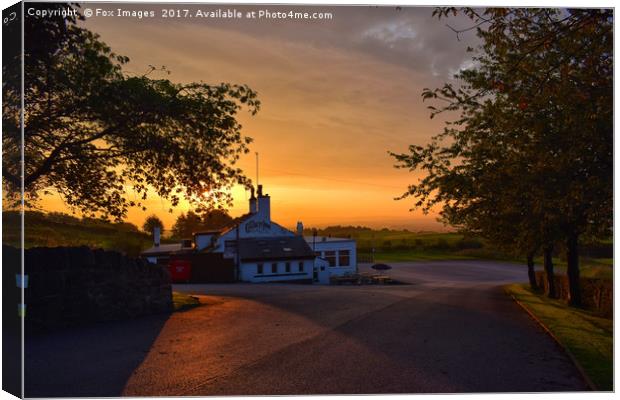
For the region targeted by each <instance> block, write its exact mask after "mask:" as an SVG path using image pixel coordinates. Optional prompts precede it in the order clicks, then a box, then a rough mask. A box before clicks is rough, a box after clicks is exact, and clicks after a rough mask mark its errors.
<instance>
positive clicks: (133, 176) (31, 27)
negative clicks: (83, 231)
mask: <svg viewBox="0 0 620 400" xmlns="http://www.w3.org/2000/svg"><path fill="white" fill-rule="evenodd" d="M38 6H39V7H45V8H46V9H49V8H53V7H56V8H58V9H61V8H67V7H68V8H70V9H73V10H76V11H79V6H77V5H75V4H49V3H45V4H42V5H38ZM32 7H37V5H36V4H33V5H32ZM79 19H82V17H81V16H80V15H79V13H78V14H77V16H76V17H74V16H71V15H69V16H68V17H65V18H62V17H58V16H55V17H51V18H36V17H33V16H29V15H26V18H25V26H24V29H25V53H24V62H25V67H24V68H25V70H24V72H25V75H24V77H25V79H24V85H25V87H24V93H23V94H24V101H25V104H26V109H25V114H24V153H25V156H24V159H25V171H24V177H23V184H24V188H25V199H26V201H28V202H29V203H36V201H37V200H38V199H39V196H40V195H41V193H45V192H47V191H50V190H54V191H55V192H57V193H58V194H59V195H60V197H61V198H62V199H63V200H64V202H65V203H66V204H67V205H68V206H69V207H71V208H73V209H79V210H80V211H82V212H83V213H84V214H85V215H89V216H96V215H97V216H102V217H104V218H108V217H112V218H115V219H117V220H120V219H122V218H123V217H125V216H126V214H127V211H128V209H129V208H130V207H141V208H142V209H145V206H144V200H146V199H147V197H148V196H149V195H152V194H153V192H154V193H155V194H156V195H158V196H160V197H161V198H165V199H168V200H170V201H171V204H172V206H173V207H174V206H176V205H178V203H179V201H180V199H181V198H182V197H183V198H185V199H186V200H187V201H188V202H189V203H190V204H191V205H192V206H194V209H195V210H196V212H198V213H204V212H206V211H208V210H210V209H212V208H214V207H216V206H221V205H229V204H230V202H231V201H232V198H231V195H230V191H229V189H230V188H231V187H232V186H233V185H235V184H242V185H248V184H249V180H248V178H246V177H245V176H244V174H243V171H242V170H241V169H239V168H238V167H237V166H236V163H237V161H238V160H239V158H240V156H241V155H242V154H244V153H246V152H248V145H249V144H250V142H251V139H250V138H249V137H245V136H243V135H242V134H241V128H242V126H241V125H240V124H239V122H238V121H237V120H236V116H237V113H238V111H239V110H240V109H241V108H242V107H247V108H248V109H249V111H250V112H251V113H252V114H255V113H256V112H257V111H258V109H259V101H258V99H257V97H256V93H255V92H254V91H253V90H251V89H250V88H249V87H247V86H245V85H235V84H228V83H221V84H217V85H211V84H207V83H203V82H192V83H174V82H172V81H170V80H168V79H165V78H156V77H154V75H157V74H159V73H161V72H168V71H166V69H165V68H162V69H158V68H155V67H149V69H148V71H146V72H145V73H144V74H143V75H139V76H133V75H129V74H127V73H125V72H124V70H123V67H124V66H125V65H126V64H127V63H128V62H129V59H128V58H127V57H125V56H122V55H117V54H115V53H114V52H112V50H111V49H110V47H108V46H107V45H106V44H105V43H104V42H102V41H101V40H100V38H99V36H98V35H96V34H94V33H92V32H90V31H88V30H86V29H83V28H80V27H79V26H78V25H77V21H78V20H79ZM17 64H19V63H17ZM11 65H12V64H10V65H9V66H11ZM3 72H4V74H5V75H6V77H5V79H4V83H3V93H4V95H5V102H4V105H3V120H2V125H3V131H4V134H3V138H2V144H3V156H4V157H3V172H2V181H3V186H4V188H5V193H6V195H7V196H8V197H9V198H14V199H18V198H19V197H20V195H21V194H20V186H21V184H22V179H21V176H20V175H21V174H20V163H19V161H20V144H21V133H20V106H19V105H20V101H19V98H20V93H21V90H20V87H19V86H18V85H16V84H15V82H20V79H15V78H16V76H17V77H18V76H19V75H16V74H19V73H20V71H19V69H18V68H14V67H10V68H6V69H5V70H4V71H3ZM168 73H169V72H168ZM128 192H133V193H135V195H133V196H132V197H131V198H129V196H127V194H128ZM134 198H135V200H134Z"/></svg>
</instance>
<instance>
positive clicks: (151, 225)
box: [142, 214, 164, 234]
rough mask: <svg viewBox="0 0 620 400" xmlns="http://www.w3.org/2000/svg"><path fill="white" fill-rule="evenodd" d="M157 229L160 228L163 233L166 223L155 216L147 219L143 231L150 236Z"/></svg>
mask: <svg viewBox="0 0 620 400" xmlns="http://www.w3.org/2000/svg"><path fill="white" fill-rule="evenodd" d="M155 228H159V229H160V231H163V230H164V223H163V222H162V221H161V219H159V217H158V216H157V215H155V214H153V215H150V216H148V217H147V218H146V220H145V221H144V224H143V225H142V230H143V231H144V232H146V233H148V234H152V233H153V230H154V229H155Z"/></svg>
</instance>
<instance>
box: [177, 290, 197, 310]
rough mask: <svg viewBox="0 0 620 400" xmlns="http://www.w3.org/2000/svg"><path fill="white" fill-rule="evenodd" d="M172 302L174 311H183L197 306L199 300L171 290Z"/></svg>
mask: <svg viewBox="0 0 620 400" xmlns="http://www.w3.org/2000/svg"><path fill="white" fill-rule="evenodd" d="M172 303H173V305H174V311H183V310H188V309H190V308H194V307H197V306H199V305H200V300H198V298H197V297H194V296H190V295H187V294H184V293H178V292H172Z"/></svg>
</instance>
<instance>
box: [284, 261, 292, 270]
mask: <svg viewBox="0 0 620 400" xmlns="http://www.w3.org/2000/svg"><path fill="white" fill-rule="evenodd" d="M284 270H285V271H286V272H291V263H290V262H287V263H286V264H284Z"/></svg>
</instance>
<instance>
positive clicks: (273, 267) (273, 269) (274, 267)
mask: <svg viewBox="0 0 620 400" xmlns="http://www.w3.org/2000/svg"><path fill="white" fill-rule="evenodd" d="M271 273H272V274H277V273H278V263H273V264H271Z"/></svg>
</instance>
